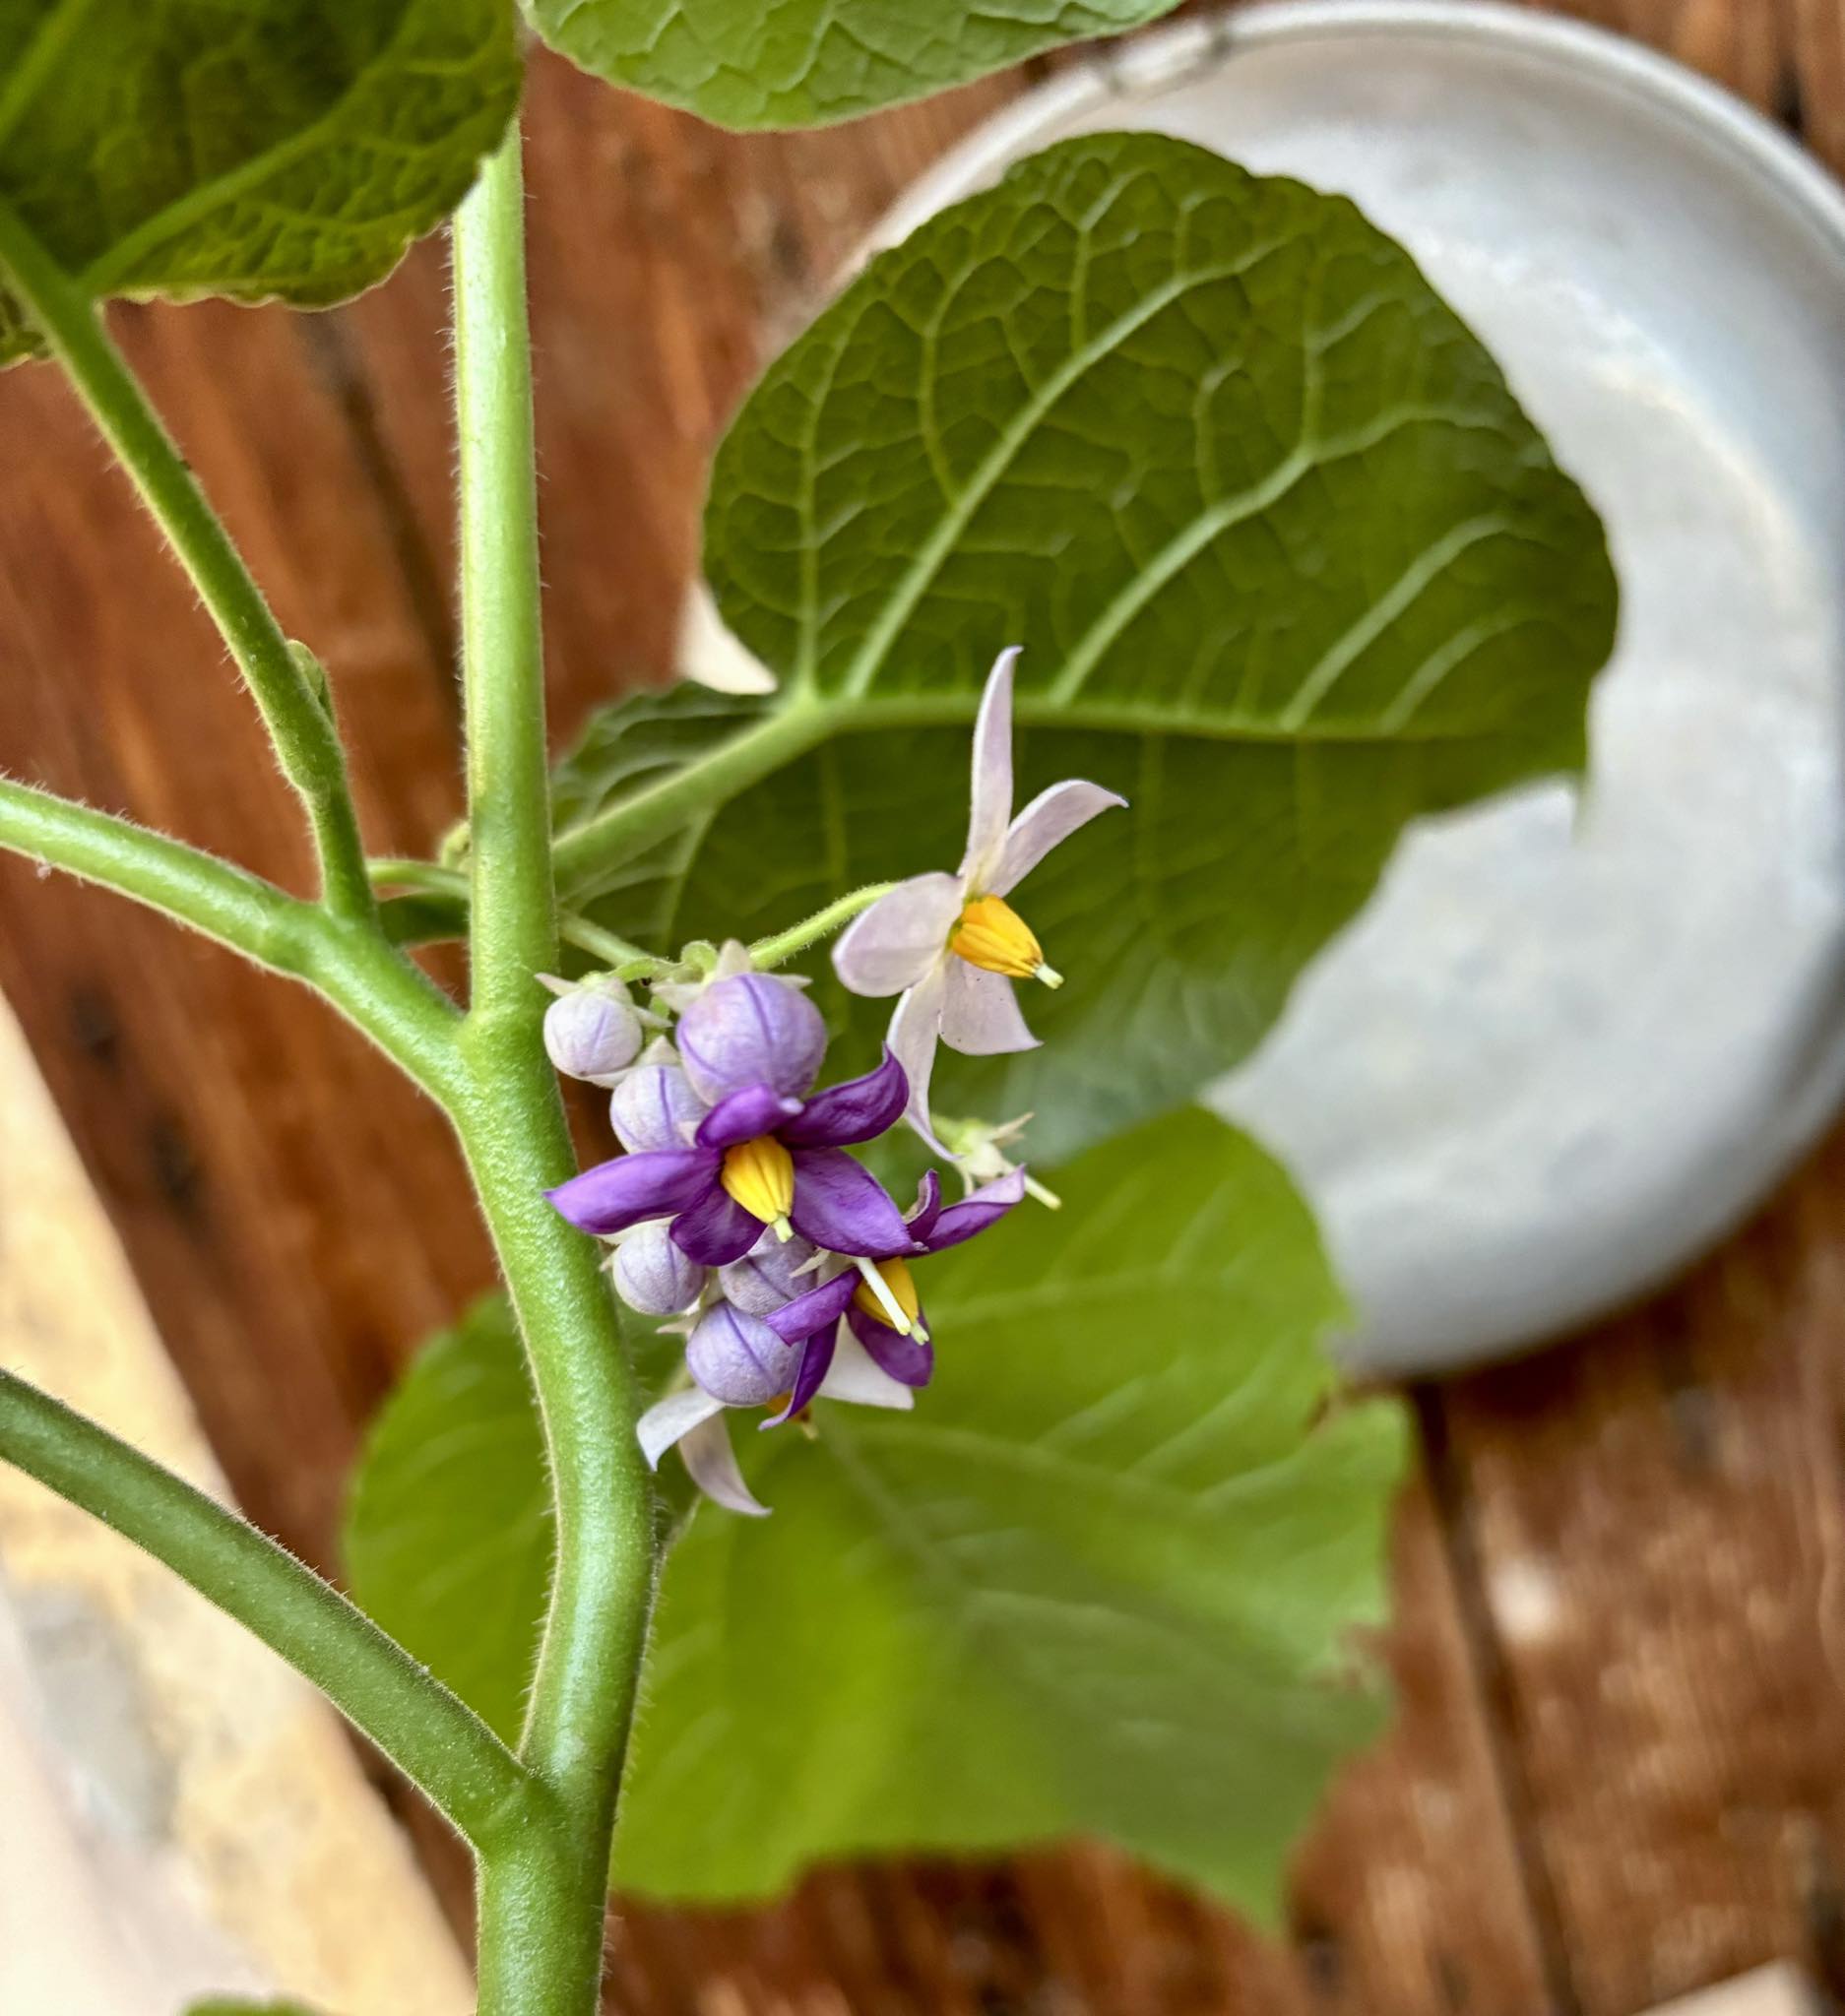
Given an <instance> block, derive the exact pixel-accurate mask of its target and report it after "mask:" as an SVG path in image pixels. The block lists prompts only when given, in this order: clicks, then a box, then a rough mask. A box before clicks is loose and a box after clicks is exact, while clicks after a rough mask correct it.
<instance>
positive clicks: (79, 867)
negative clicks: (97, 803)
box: [0, 778, 458, 1101]
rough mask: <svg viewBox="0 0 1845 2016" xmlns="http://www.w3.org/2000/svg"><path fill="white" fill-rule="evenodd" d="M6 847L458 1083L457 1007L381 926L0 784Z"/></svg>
mask: <svg viewBox="0 0 1845 2016" xmlns="http://www.w3.org/2000/svg"><path fill="white" fill-rule="evenodd" d="M0 848H4V849H6V850H8V851H11V852H13V853H20V854H26V855H28V856H29V857H31V858H32V859H34V860H38V861H42V862H46V863H48V864H49V865H51V866H52V867H57V868H64V869H67V870H68V871H69V872H70V873H71V874H73V875H80V876H82V877H83V878H84V880H86V881H88V882H95V883H96V884H98V885H99V886H101V887H102V888H105V889H112V890H115V891H116V892H117V893H118V894H120V895H122V896H127V897H132V898H133V899H134V901H135V902H137V903H142V904H146V905H147V906H148V907H149V908H150V909H153V910H157V911H159V912H160V913H161V914H162V915H164V916H168V917H171V918H172V919H174V921H175V922H178V923H182V924H186V925H189V926H190V927H191V928H192V929H193V930H195V931H200V932H202V933H203V934H204V935H205V936H206V937H208V938H213V939H216V940H217V941H218V943H219V944H221V945H226V946H228V947H229V948H230V949H231V950H232V951H234V952H240V953H241V954H242V955H243V956H244V958H246V959H248V960H251V961H253V962H254V963H255V964H256V965H258V966H263V967H267V968H269V970H270V971H271V972H273V973H281V974H286V975H287V976H289V977H291V978H293V979H299V980H304V981H306V982H307V984H308V985H309V986H311V987H313V988H315V989H316V991H317V992H319V993H321V994H323V995H325V996H326V998H327V999H328V1000H330V1001H331V1002H332V1003H333V1004H334V1006H335V1007H337V1008H338V1009H340V1011H341V1012H342V1013H343V1014H344V1015H346V1016H347V1017H348V1019H349V1020H350V1021H352V1022H354V1023H356V1024H357V1026H358V1027H359V1028H360V1029H362V1030H363V1031H364V1032H365V1034H366V1035H367V1036H369V1037H370V1038H371V1039H372V1040H373V1041H374V1042H375V1043H377V1044H378V1046H379V1047H380V1048H381V1049H382V1050H384V1051H385V1053H386V1054H387V1055H388V1056H390V1057H392V1058H393V1059H394V1060H395V1061H396V1062H397V1063H398V1064H399V1065H400V1066H401V1067H402V1068H403V1069H404V1070H405V1071H407V1072H408V1073H409V1074H410V1076H411V1077H412V1078H414V1080H415V1081H416V1082H417V1083H418V1084H419V1085H420V1086H422V1088H423V1089H424V1091H426V1092H428V1093H430V1094H432V1095H433V1096H434V1097H436V1098H437V1099H440V1100H444V1101H446V1100H447V1099H448V1097H449V1095H450V1092H451V1090H452V1088H453V1085H454V1082H455V1080H456V1078H457V1076H458V1071H457V1059H456V1054H455V1049H454V1044H453V1040H452V1039H453V1031H454V1026H455V1021H456V1016H455V1010H454V1007H453V1005H452V1004H451V1003H450V1002H449V1000H448V999H447V997H446V996H445V995H443V994H441V993H440V992H438V991H437V989H436V988H435V987H434V986H433V985H432V984H431V983H430V982H429V981H428V980H427V979H426V978H425V977H423V976H422V975H421V974H420V973H418V972H417V971H416V969H415V968H414V966H412V965H410V963H409V962H408V961H406V960H403V959H400V958H399V957H398V956H397V954H396V953H394V952H393V951H392V950H391V949H390V947H388V946H387V945H386V944H385V943H384V941H383V939H382V938H380V937H379V936H378V934H377V933H376V932H375V931H373V930H372V929H371V928H370V927H369V925H359V924H355V923H353V922H350V921H348V920H346V919H343V918H340V917H336V916H334V915H333V914H331V913H330V912H328V911H326V910H324V909H322V908H321V906H320V905H318V904H313V903H303V902H302V901H301V899H300V898H299V897H295V896H290V895H288V893H287V892H286V890H282V889H278V888H277V887H276V885H275V884H274V883H273V882H266V881H265V880H264V879H263V878H262V877H261V876H260V875H253V874H251V873H250V872H249V870H248V869H246V868H239V867H236V866H234V865H233V864H232V863H230V862H229V861H223V860H220V859H219V858H218V856H217V855H216V854H208V853H204V852H202V851H200V850H199V849H197V848H192V847H187V846H186V845H184V843H183V842H180V841H177V840H171V839H168V838H167V837H166V836H165V835H164V834H159V833H153V832H150V831H149V830H148V829H147V828H146V827H142V826H136V825H135V824H133V822H132V821H130V820H127V819H119V818H117V817H115V816H114V814H112V813H109V812H99V811H97V810H96V809H95V807H94V806H91V805H81V804H78V803H76V802H75V801H73V800H72V799H69V798H60V797H57V796H55V795H54V794H53V793H51V792H49V791H41V790H34V789H32V788H31V787H30V786H28V785H23V784H16V783H14V782H13V781H12V780H11V779H7V778H0Z"/></svg>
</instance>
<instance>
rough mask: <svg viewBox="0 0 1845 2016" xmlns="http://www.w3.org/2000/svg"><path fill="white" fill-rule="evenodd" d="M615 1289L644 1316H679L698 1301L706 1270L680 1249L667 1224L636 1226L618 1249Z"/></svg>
mask: <svg viewBox="0 0 1845 2016" xmlns="http://www.w3.org/2000/svg"><path fill="white" fill-rule="evenodd" d="M610 1272H611V1273H612V1275H613V1277H614V1283H615V1292H616V1294H618V1295H619V1296H620V1297H621V1299H622V1300H623V1301H624V1302H626V1303H627V1305H628V1307H629V1308H630V1309H638V1310H639V1311H640V1312H641V1314H642V1315H643V1316H677V1315H678V1314H680V1313H681V1312H682V1311H683V1310H686V1309H689V1308H690V1307H691V1306H692V1304H693V1303H694V1302H695V1301H697V1299H698V1293H699V1291H700V1290H701V1289H702V1288H703V1287H704V1285H705V1270H704V1269H703V1268H702V1267H700V1266H698V1265H697V1263H696V1262H694V1261H692V1260H688V1259H687V1258H686V1256H685V1255H684V1254H683V1253H681V1252H680V1251H679V1249H678V1247H677V1246H675V1245H674V1244H673V1243H672V1239H671V1237H670V1235H669V1234H668V1230H667V1228H666V1227H665V1226H664V1225H643V1226H637V1227H636V1228H635V1229H634V1230H633V1231H631V1232H630V1233H629V1234H628V1235H627V1237H626V1238H624V1239H623V1240H622V1242H621V1244H620V1245H619V1246H618V1247H617V1248H616V1249H615V1264H614V1266H613V1268H612V1269H611V1270H610Z"/></svg>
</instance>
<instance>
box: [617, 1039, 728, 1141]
mask: <svg viewBox="0 0 1845 2016" xmlns="http://www.w3.org/2000/svg"><path fill="white" fill-rule="evenodd" d="M663 1047H664V1046H663ZM666 1054H667V1056H668V1057H670V1056H671V1055H672V1052H670V1051H667V1053H666ZM704 1117H705V1102H704V1101H703V1100H702V1099H700V1098H699V1096H698V1095H697V1093H695V1092H694V1091H693V1090H692V1081H691V1080H690V1079H689V1078H688V1077H686V1075H685V1073H684V1071H683V1070H681V1069H680V1067H679V1065H678V1063H677V1062H676V1061H674V1062H667V1061H665V1059H662V1060H661V1061H658V1062H656V1061H652V1060H651V1059H650V1058H643V1059H642V1060H641V1062H640V1063H639V1064H637V1065H636V1066H635V1067H634V1069H633V1070H632V1071H630V1072H629V1073H628V1074H627V1075H626V1077H624V1078H623V1079H622V1081H621V1083H620V1084H619V1085H617V1086H616V1087H615V1089H614V1091H613V1092H611V1093H610V1094H609V1095H608V1122H609V1125H610V1126H612V1127H613V1128H614V1130H615V1139H616V1140H617V1141H619V1142H620V1143H621V1145H622V1147H623V1148H627V1149H640V1150H645V1149H656V1148H684V1147H685V1146H686V1145H687V1144H688V1143H689V1142H690V1141H691V1138H692V1136H693V1134H694V1132H695V1131H696V1130H697V1127H698V1123H699V1121H700V1120H702V1119H703V1118H704Z"/></svg>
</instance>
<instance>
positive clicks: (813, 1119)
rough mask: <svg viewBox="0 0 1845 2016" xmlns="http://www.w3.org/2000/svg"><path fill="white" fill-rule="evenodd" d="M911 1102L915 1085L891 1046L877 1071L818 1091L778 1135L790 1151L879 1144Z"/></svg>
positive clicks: (714, 1116) (887, 1046)
mask: <svg viewBox="0 0 1845 2016" xmlns="http://www.w3.org/2000/svg"><path fill="white" fill-rule="evenodd" d="M728 1103H729V1102H727V1104H728ZM909 1103H910V1081H909V1079H908V1078H906V1077H905V1076H904V1068H903V1066H902V1065H901V1064H900V1063H898V1061H897V1058H896V1055H895V1053H894V1052H893V1051H892V1050H891V1049H890V1047H889V1045H888V1044H887V1045H886V1046H885V1050H884V1061H883V1063H881V1064H880V1065H879V1066H878V1067H877V1069H876V1070H875V1071H867V1072H866V1073H865V1075H864V1076H863V1077H862V1078H849V1079H847V1081H846V1082H845V1084H844V1085H829V1086H828V1087H827V1088H826V1090H825V1091H824V1092H816V1093H815V1094H814V1096H813V1097H812V1098H811V1099H810V1100H809V1101H808V1102H807V1103H806V1104H805V1105H804V1106H801V1107H798V1108H796V1117H795V1118H794V1119H792V1120H789V1121H788V1122H786V1123H785V1124H784V1125H782V1126H780V1127H778V1128H777V1129H776V1130H775V1131H776V1133H777V1134H778V1135H779V1136H780V1137H781V1139H782V1140H783V1141H785V1142H786V1143H787V1144H788V1146H789V1147H790V1148H843V1147H845V1145H846V1144H847V1143H848V1142H849V1141H874V1140H875V1139H876V1138H877V1137H878V1135H880V1134H882V1133H884V1132H885V1131H886V1130H887V1129H889V1128H891V1127H894V1126H896V1124H897V1122H898V1121H899V1120H901V1119H902V1118H903V1110H904V1107H905V1106H906V1105H908V1104H909ZM720 1110H722V1108H720ZM712 1117H713V1118H714V1119H715V1118H716V1117H717V1115H716V1114H715V1113H714V1114H713V1115H712Z"/></svg>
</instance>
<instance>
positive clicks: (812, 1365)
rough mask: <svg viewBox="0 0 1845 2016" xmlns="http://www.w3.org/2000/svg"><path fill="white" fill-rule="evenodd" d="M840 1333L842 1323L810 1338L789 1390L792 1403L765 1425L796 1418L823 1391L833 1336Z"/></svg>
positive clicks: (778, 1423) (769, 1426) (777, 1425)
mask: <svg viewBox="0 0 1845 2016" xmlns="http://www.w3.org/2000/svg"><path fill="white" fill-rule="evenodd" d="M838 1335H839V1325H838V1324H837V1323H835V1324H834V1325H833V1326H832V1328H831V1329H828V1330H816V1331H815V1332H814V1333H813V1335H812V1336H811V1337H810V1338H808V1340H807V1342H806V1345H805V1346H804V1347H803V1349H802V1351H801V1354H800V1369H799V1371H797V1372H796V1373H795V1384H794V1386H793V1388H792V1389H791V1390H790V1392H789V1396H788V1405H787V1406H786V1407H785V1408H783V1410H782V1412H781V1413H780V1414H777V1415H771V1416H770V1417H769V1418H768V1419H767V1420H766V1421H763V1422H762V1423H761V1425H762V1426H763V1427H765V1428H779V1427H780V1426H781V1425H782V1423H783V1422H784V1421H786V1420H792V1419H793V1418H795V1415H797V1414H799V1413H800V1412H801V1410H802V1409H803V1408H805V1407H806V1406H807V1404H808V1403H809V1402H810V1401H811V1400H812V1399H813V1396H814V1395H815V1394H816V1393H818V1392H819V1390H820V1384H821V1381H822V1380H824V1379H825V1377H826V1374H827V1367H828V1366H829V1365H831V1364H832V1362H833V1340H834V1339H835V1338H836V1337H837V1336H838Z"/></svg>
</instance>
